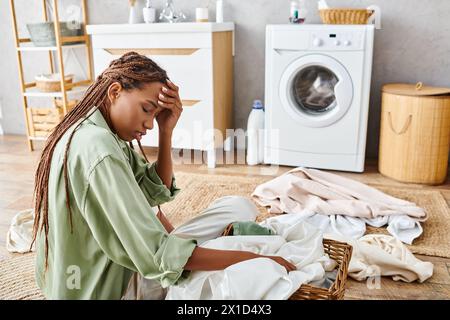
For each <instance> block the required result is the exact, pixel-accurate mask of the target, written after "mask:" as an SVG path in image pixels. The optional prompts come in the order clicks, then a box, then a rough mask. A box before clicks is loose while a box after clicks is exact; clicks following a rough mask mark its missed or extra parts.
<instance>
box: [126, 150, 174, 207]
mask: <svg viewBox="0 0 450 320" xmlns="http://www.w3.org/2000/svg"><path fill="white" fill-rule="evenodd" d="M128 155H129V161H130V165H131V170H133V174H134V177H135V179H136V181H137V183H138V185H139V187H140V188H141V190H142V192H143V193H144V196H145V198H146V199H147V201H148V203H150V206H152V207H155V206H157V205H160V204H163V203H165V202H168V201H171V200H173V199H174V198H175V196H176V195H177V193H178V192H179V191H180V189H179V188H177V186H176V181H175V177H174V176H172V185H171V187H170V189H168V188H167V186H166V185H165V184H164V182H163V181H162V180H161V178H160V177H159V175H158V173H157V172H156V162H153V163H152V164H149V163H148V162H147V161H146V160H145V159H144V157H142V156H141V155H140V154H139V153H137V152H136V151H135V150H133V149H131V148H130V147H128Z"/></svg>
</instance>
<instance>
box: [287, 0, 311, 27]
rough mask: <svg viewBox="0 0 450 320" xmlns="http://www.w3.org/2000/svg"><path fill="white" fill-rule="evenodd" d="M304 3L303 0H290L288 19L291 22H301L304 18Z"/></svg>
mask: <svg viewBox="0 0 450 320" xmlns="http://www.w3.org/2000/svg"><path fill="white" fill-rule="evenodd" d="M306 13H307V10H306V5H305V2H304V1H303V0H292V1H291V6H290V14H289V21H290V22H291V23H303V22H305V19H306Z"/></svg>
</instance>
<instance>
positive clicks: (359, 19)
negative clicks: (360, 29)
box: [319, 8, 374, 24]
mask: <svg viewBox="0 0 450 320" xmlns="http://www.w3.org/2000/svg"><path fill="white" fill-rule="evenodd" d="M373 13H374V11H373V10H369V9H345V8H337V9H320V10H319V15H320V18H321V19H322V22H323V23H324V24H367V22H368V20H369V18H370V16H371V15H372V14H373Z"/></svg>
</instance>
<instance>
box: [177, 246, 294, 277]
mask: <svg viewBox="0 0 450 320" xmlns="http://www.w3.org/2000/svg"><path fill="white" fill-rule="evenodd" d="M255 258H269V259H272V260H274V261H275V262H277V263H279V264H280V265H281V266H283V267H285V268H286V270H287V271H288V272H289V271H293V270H296V267H295V265H293V264H292V263H290V262H289V261H287V260H285V259H283V258H282V257H277V256H263V255H259V254H256V253H253V252H249V251H235V250H216V249H208V248H201V247H196V248H195V249H194V251H193V252H192V255H191V257H190V258H189V259H188V261H187V263H186V265H185V266H184V269H185V270H192V271H193V270H199V271H200V270H201V271H212V270H223V269H225V268H228V267H229V266H231V265H233V264H236V263H239V262H242V261H246V260H250V259H255Z"/></svg>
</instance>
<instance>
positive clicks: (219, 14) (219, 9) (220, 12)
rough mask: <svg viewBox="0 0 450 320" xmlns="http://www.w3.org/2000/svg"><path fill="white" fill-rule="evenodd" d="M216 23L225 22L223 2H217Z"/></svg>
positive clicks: (219, 0) (218, 0)
mask: <svg viewBox="0 0 450 320" xmlns="http://www.w3.org/2000/svg"><path fill="white" fill-rule="evenodd" d="M216 22H217V23H221V22H223V0H217V1H216Z"/></svg>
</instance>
